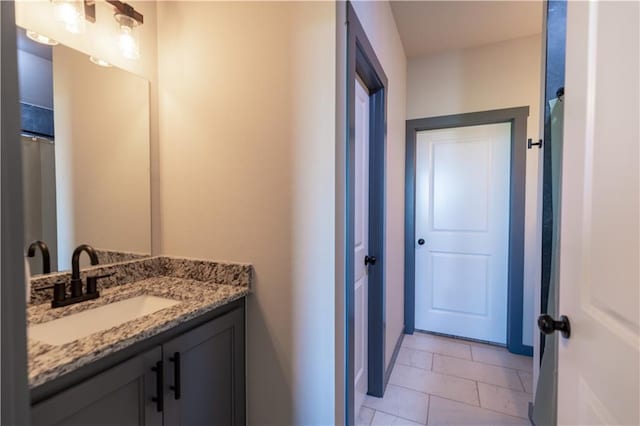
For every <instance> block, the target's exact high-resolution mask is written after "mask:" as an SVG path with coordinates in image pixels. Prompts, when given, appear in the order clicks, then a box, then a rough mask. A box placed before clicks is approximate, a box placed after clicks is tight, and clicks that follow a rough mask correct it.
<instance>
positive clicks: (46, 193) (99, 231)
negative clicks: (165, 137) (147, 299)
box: [17, 29, 151, 275]
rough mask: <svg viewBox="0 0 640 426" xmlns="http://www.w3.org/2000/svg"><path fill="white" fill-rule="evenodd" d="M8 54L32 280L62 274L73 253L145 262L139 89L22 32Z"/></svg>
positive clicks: (144, 97) (146, 193)
mask: <svg viewBox="0 0 640 426" xmlns="http://www.w3.org/2000/svg"><path fill="white" fill-rule="evenodd" d="M17 53H18V67H19V84H20V103H21V114H22V120H21V121H22V137H21V144H22V149H23V178H24V179H23V182H24V190H23V193H24V208H25V255H26V256H27V259H28V261H29V266H30V268H31V273H32V275H35V274H41V273H46V272H56V271H65V270H68V269H70V266H71V255H72V253H73V250H74V249H75V247H77V246H79V245H81V244H90V245H91V246H92V247H94V248H95V249H96V252H97V254H98V260H99V263H100V264H105V263H113V262H120V261H125V260H132V259H135V258H140V257H145V256H148V255H149V253H150V251H151V225H150V208H151V207H150V181H149V180H150V175H149V83H148V81H147V80H145V79H143V78H141V77H139V76H137V75H134V74H131V73H129V72H127V71H124V70H121V69H118V68H116V67H111V66H109V64H106V63H104V62H102V61H100V60H99V59H98V58H90V57H89V56H87V55H86V54H84V53H81V52H78V51H75V50H73V49H70V48H69V47H66V46H62V45H54V46H49V45H44V44H40V43H36V42H35V41H32V40H31V39H30V38H29V37H27V34H26V32H25V31H24V30H22V29H18V52H17ZM47 261H48V262H47ZM85 261H86V259H85ZM47 263H49V268H47Z"/></svg>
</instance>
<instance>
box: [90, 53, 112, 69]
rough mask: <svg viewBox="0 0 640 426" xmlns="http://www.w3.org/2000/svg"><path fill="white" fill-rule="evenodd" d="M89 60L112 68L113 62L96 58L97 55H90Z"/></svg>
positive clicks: (100, 65)
mask: <svg viewBox="0 0 640 426" xmlns="http://www.w3.org/2000/svg"><path fill="white" fill-rule="evenodd" d="M89 60H90V61H91V62H93V63H94V64H96V65H98V66H99V67H105V68H110V67H111V64H110V63H109V62H107V61H105V60H104V59H100V58H96V57H95V56H89Z"/></svg>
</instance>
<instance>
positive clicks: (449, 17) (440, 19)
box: [391, 0, 543, 58]
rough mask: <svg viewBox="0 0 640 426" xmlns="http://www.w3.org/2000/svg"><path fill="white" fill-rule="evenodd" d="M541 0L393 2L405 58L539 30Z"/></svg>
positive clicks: (522, 35) (392, 7) (505, 38)
mask: <svg viewBox="0 0 640 426" xmlns="http://www.w3.org/2000/svg"><path fill="white" fill-rule="evenodd" d="M542 9H543V5H542V2H541V1H524V0H523V1H518V0H512V1H451V0H450V1H392V2H391V10H392V11H393V16H394V18H395V20H396V26H397V27H398V32H399V33H400V38H401V39H402V44H403V45H404V50H405V53H406V55H407V57H409V58H412V57H416V56H422V55H427V54H430V53H434V52H438V51H442V50H449V49H462V48H467V47H473V46H480V45H483V44H490V43H496V42H499V41H503V40H510V39H514V38H518V37H524V36H528V35H534V34H539V33H540V32H541V31H542Z"/></svg>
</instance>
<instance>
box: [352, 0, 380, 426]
mask: <svg viewBox="0 0 640 426" xmlns="http://www.w3.org/2000/svg"><path fill="white" fill-rule="evenodd" d="M346 5H347V81H346V84H347V126H348V131H349V133H348V136H347V144H346V149H347V152H346V154H347V155H346V158H347V164H346V177H347V191H346V194H347V200H346V201H347V209H346V210H347V221H346V222H347V226H346V265H345V266H346V267H345V273H346V277H345V282H346V286H345V287H346V294H345V305H346V352H347V357H346V359H347V365H346V373H347V374H346V376H347V377H346V409H345V411H346V423H347V424H349V425H351V424H354V420H355V413H354V412H353V411H354V410H353V405H354V388H353V384H354V312H355V308H354V285H355V283H354V265H355V263H354V262H363V261H364V259H354V254H353V244H354V218H355V216H354V213H355V209H354V206H355V197H354V191H355V184H354V182H355V82H356V76H359V77H360V79H361V80H362V82H363V83H364V85H365V86H366V87H367V89H368V90H369V96H370V109H369V123H370V124H369V255H370V256H375V257H376V258H377V262H376V264H375V265H371V266H370V267H369V298H368V304H369V310H368V357H369V359H368V386H369V388H368V394H369V395H373V396H382V395H383V394H384V388H385V382H384V380H385V365H384V354H385V273H384V272H385V271H384V265H385V214H384V211H385V200H386V194H385V175H386V133H387V120H386V118H387V88H388V84H387V77H386V75H385V73H384V70H383V69H382V66H381V65H380V62H379V61H378V59H377V57H376V54H375V52H374V50H373V48H372V47H371V44H370V43H369V40H368V39H367V36H366V34H365V32H364V29H363V28H362V25H361V24H360V21H359V20H358V17H357V16H356V13H355V11H354V9H353V6H352V5H351V3H349V2H347V3H346Z"/></svg>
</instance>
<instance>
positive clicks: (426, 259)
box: [415, 123, 511, 343]
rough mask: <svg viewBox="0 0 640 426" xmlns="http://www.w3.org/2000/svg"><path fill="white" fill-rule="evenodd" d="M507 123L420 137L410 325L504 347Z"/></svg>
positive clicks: (507, 221) (438, 132) (507, 195)
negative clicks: (412, 318) (413, 283)
mask: <svg viewBox="0 0 640 426" xmlns="http://www.w3.org/2000/svg"><path fill="white" fill-rule="evenodd" d="M510 151H511V124H510V123H500V124H490V125H482V126H470V127H458V128H452V129H443V130H429V131H422V132H418V134H417V139H416V235H415V243H416V246H415V247H416V271H415V273H416V277H415V283H416V284H415V285H416V287H415V289H416V296H415V309H416V312H415V326H416V328H417V329H420V330H426V331H433V332H438V333H444V334H449V335H454V336H460V337H467V338H472V339H479V340H485V341H489V342H496V343H506V336H507V270H508V244H509V171H510Z"/></svg>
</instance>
